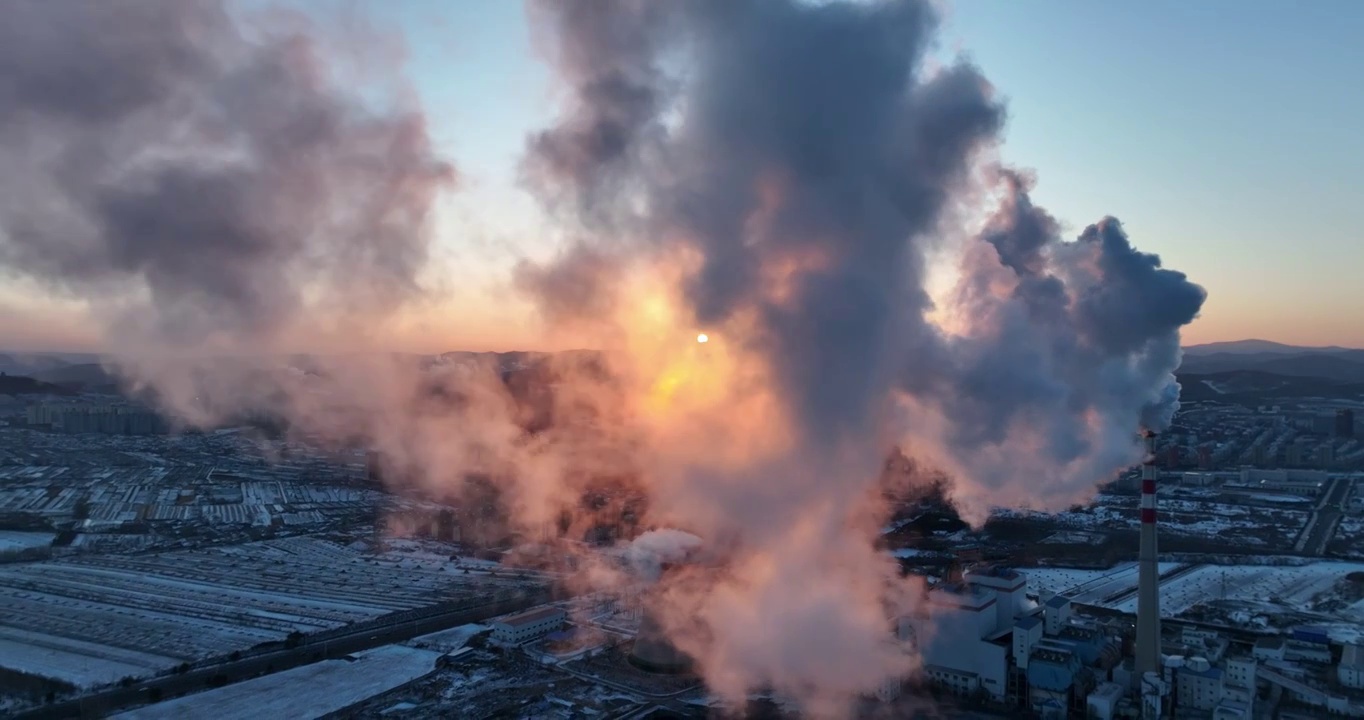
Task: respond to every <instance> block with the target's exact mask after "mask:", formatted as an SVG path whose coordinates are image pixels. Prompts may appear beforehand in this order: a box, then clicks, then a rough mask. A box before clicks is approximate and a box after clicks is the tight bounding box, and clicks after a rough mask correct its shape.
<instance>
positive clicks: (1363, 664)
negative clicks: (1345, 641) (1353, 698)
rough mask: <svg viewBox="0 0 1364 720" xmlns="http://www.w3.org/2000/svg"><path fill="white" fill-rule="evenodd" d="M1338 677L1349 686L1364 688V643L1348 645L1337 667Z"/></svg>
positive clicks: (1357, 688)
mask: <svg viewBox="0 0 1364 720" xmlns="http://www.w3.org/2000/svg"><path fill="white" fill-rule="evenodd" d="M1336 678H1337V679H1338V680H1340V684H1341V685H1344V686H1345V687H1347V688H1354V689H1356V690H1364V645H1346V646H1345V649H1344V651H1343V652H1341V654H1340V665H1339V666H1337V667H1336Z"/></svg>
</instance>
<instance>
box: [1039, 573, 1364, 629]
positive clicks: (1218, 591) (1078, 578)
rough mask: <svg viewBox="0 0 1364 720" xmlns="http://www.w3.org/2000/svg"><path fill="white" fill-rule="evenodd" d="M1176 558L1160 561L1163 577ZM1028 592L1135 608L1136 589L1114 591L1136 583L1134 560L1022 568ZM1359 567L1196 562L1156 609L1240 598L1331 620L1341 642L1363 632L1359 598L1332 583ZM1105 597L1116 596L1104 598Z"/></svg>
mask: <svg viewBox="0 0 1364 720" xmlns="http://www.w3.org/2000/svg"><path fill="white" fill-rule="evenodd" d="M1177 567H1179V565H1178V564H1176V563H1161V565H1160V569H1161V575H1162V577H1164V576H1165V575H1166V574H1168V573H1170V572H1171V571H1172V570H1174V569H1175V568H1177ZM1021 572H1023V574H1024V575H1026V576H1027V578H1028V586H1029V589H1030V590H1031V591H1033V592H1039V591H1051V592H1059V593H1065V594H1067V595H1070V596H1071V597H1072V599H1074V600H1075V601H1076V602H1079V603H1083V604H1089V605H1099V606H1103V607H1108V608H1112V609H1114V610H1119V611H1122V612H1127V613H1136V611H1137V596H1136V594H1135V593H1131V594H1127V595H1119V594H1120V593H1122V592H1123V591H1124V590H1125V589H1127V590H1134V589H1135V588H1136V586H1137V564H1136V563H1124V564H1122V565H1119V566H1117V567H1114V568H1113V569H1111V570H1083V569H1076V568H1032V569H1027V570H1022V571H1021ZM1359 572H1364V563H1351V562H1314V563H1309V564H1306V565H1300V566H1273V565H1199V566H1197V567H1193V568H1191V569H1189V570H1188V572H1185V573H1180V574H1178V575H1177V576H1175V577H1173V578H1170V579H1168V580H1162V582H1161V586H1160V610H1161V614H1162V615H1164V616H1167V617H1179V616H1180V615H1182V614H1183V613H1185V612H1188V611H1189V610H1190V609H1191V608H1193V607H1194V606H1196V605H1199V604H1200V603H1213V602H1219V601H1230V602H1238V603H1245V607H1246V609H1247V610H1246V613H1245V614H1247V615H1253V614H1257V613H1258V614H1266V615H1272V614H1274V613H1275V612H1285V611H1287V612H1294V613H1305V614H1316V615H1319V616H1321V617H1322V618H1324V619H1333V620H1334V621H1336V622H1318V621H1315V620H1314V621H1313V624H1315V625H1325V626H1326V627H1327V629H1328V631H1329V632H1330V634H1331V636H1332V637H1333V638H1334V639H1336V640H1337V641H1340V642H1349V641H1353V640H1356V639H1359V638H1361V637H1364V600H1349V601H1347V602H1344V603H1342V602H1340V598H1339V595H1338V593H1337V592H1336V591H1337V587H1338V586H1339V585H1340V583H1341V581H1342V580H1344V579H1345V578H1346V576H1348V575H1349V574H1351V573H1359ZM1106 598H1116V599H1115V600H1113V601H1107V600H1106Z"/></svg>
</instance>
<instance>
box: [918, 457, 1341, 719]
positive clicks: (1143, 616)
mask: <svg viewBox="0 0 1364 720" xmlns="http://www.w3.org/2000/svg"><path fill="white" fill-rule="evenodd" d="M1146 443H1147V450H1148V451H1147V462H1146V463H1145V464H1144V466H1143V468H1142V477H1141V479H1142V483H1141V502H1140V510H1141V521H1142V522H1141V537H1140V552H1139V555H1138V563H1139V579H1138V588H1137V621H1136V623H1135V634H1134V635H1135V637H1133V632H1132V626H1131V624H1130V623H1127V622H1124V621H1121V620H1118V619H1110V620H1106V621H1098V620H1095V619H1090V618H1084V617H1079V616H1077V615H1075V613H1074V607H1073V603H1072V601H1071V599H1070V598H1068V597H1066V596H1064V595H1053V596H1043V597H1040V598H1038V599H1039V600H1040V604H1038V603H1032V602H1031V601H1030V600H1028V599H1027V598H1026V597H1025V595H1024V591H1025V586H1026V579H1025V578H1024V577H1023V576H1022V575H1021V574H1020V573H1018V572H1016V571H1013V570H1010V569H1006V568H1000V567H993V566H983V567H982V566H977V567H973V568H969V569H967V570H966V571H965V572H963V573H961V575H960V580H959V581H957V582H944V583H942V584H940V585H939V586H937V587H935V588H934V589H933V590H931V591H930V592H929V593H928V597H927V600H928V602H927V603H926V606H927V611H926V613H924V615H923V616H922V617H918V618H915V621H916V622H918V623H921V624H922V625H923V627H921V628H917V629H916V630H915V632H914V633H913V635H914V636H915V637H921V638H924V641H923V642H922V643H920V644H919V647H918V648H917V649H918V650H919V652H920V655H921V657H922V659H923V663H924V664H923V680H925V681H926V682H928V683H929V684H931V685H933V686H935V687H937V688H938V689H939V690H941V691H945V692H949V693H952V694H956V695H961V696H967V697H976V698H979V699H990V700H993V701H995V702H997V703H1001V704H1005V705H1009V706H1013V707H1018V708H1022V709H1026V710H1027V711H1029V712H1031V713H1033V714H1034V715H1035V716H1037V717H1041V718H1046V719H1051V718H1055V719H1057V720H1060V719H1064V718H1076V717H1083V718H1099V719H1101V720H1111V719H1112V718H1143V719H1150V718H1162V717H1200V718H1213V719H1214V720H1249V718H1252V717H1257V715H1256V698H1257V697H1258V696H1259V693H1258V692H1257V690H1258V689H1259V688H1262V687H1265V686H1277V688H1278V690H1276V692H1282V693H1283V694H1284V695H1286V696H1287V697H1289V698H1291V700H1292V701H1293V702H1296V703H1300V704H1304V705H1307V706H1311V707H1313V708H1317V709H1319V710H1321V711H1323V712H1328V713H1331V714H1342V715H1349V716H1354V717H1364V703H1361V702H1359V701H1358V700H1357V699H1350V698H1349V697H1347V696H1345V695H1342V694H1340V693H1336V692H1332V691H1331V690H1330V689H1329V688H1328V686H1327V684H1326V683H1323V682H1322V681H1321V680H1320V678H1319V677H1317V676H1321V675H1322V672H1324V671H1325V670H1324V668H1329V667H1330V662H1331V658H1332V654H1331V652H1330V646H1329V640H1328V638H1327V634H1326V632H1325V631H1323V630H1321V629H1320V628H1313V627H1299V628H1297V629H1295V630H1293V631H1292V633H1291V634H1289V636H1288V637H1276V638H1268V639H1265V640H1262V641H1260V642H1258V643H1257V644H1256V645H1255V647H1254V649H1253V652H1252V653H1251V654H1248V655H1232V654H1229V650H1230V647H1231V643H1230V642H1229V641H1228V640H1227V639H1226V638H1225V637H1222V636H1221V635H1220V634H1219V633H1218V632H1216V631H1214V630H1206V629H1197V628H1193V627H1186V628H1184V629H1183V630H1182V631H1181V632H1180V633H1179V634H1178V637H1167V636H1166V635H1164V634H1163V633H1162V632H1161V623H1160V615H1159V612H1160V609H1159V608H1160V605H1159V603H1160V596H1159V582H1160V576H1159V568H1158V566H1157V563H1156V561H1157V559H1158V557H1157V538H1156V532H1157V527H1158V526H1157V512H1156V511H1157V492H1156V491H1157V487H1156V480H1157V474H1156V469H1155V453H1154V451H1153V449H1154V446H1155V436H1154V435H1153V434H1150V433H1148V434H1147V435H1146ZM1254 479H1255V480H1256V481H1258V480H1260V479H1265V480H1270V481H1271V482H1273V481H1277V482H1278V483H1282V484H1284V485H1292V486H1314V485H1315V484H1316V482H1317V480H1318V478H1317V477H1316V476H1315V475H1308V476H1306V477H1303V476H1301V475H1299V474H1297V473H1296V472H1284V473H1283V476H1282V477H1274V478H1259V477H1256V478H1254ZM900 634H901V636H902V637H904V636H905V633H904V632H903V631H902V632H901V633H900ZM1129 638H1130V639H1131V640H1132V645H1133V649H1134V652H1133V654H1132V655H1131V656H1128V657H1126V658H1124V656H1123V648H1124V646H1125V644H1126V641H1127V640H1128V639H1129ZM1335 670H1336V672H1335V674H1336V675H1337V678H1334V679H1336V681H1337V682H1338V683H1339V685H1340V686H1341V687H1345V688H1359V687H1361V685H1364V646H1349V647H1347V648H1346V651H1345V653H1344V654H1343V656H1342V657H1341V660H1340V663H1339V665H1338V666H1337V667H1336V668H1335ZM1311 678H1316V679H1311Z"/></svg>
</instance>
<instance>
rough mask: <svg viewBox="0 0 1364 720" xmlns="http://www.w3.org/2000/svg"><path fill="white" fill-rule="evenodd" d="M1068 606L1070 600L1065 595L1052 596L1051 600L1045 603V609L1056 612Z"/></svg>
mask: <svg viewBox="0 0 1364 720" xmlns="http://www.w3.org/2000/svg"><path fill="white" fill-rule="evenodd" d="M1069 604H1070V598H1068V597H1066V596H1065V595H1053V596H1052V597H1051V599H1050V600H1048V601H1047V607H1049V608H1053V609H1056V610H1060V609H1061V608H1063V607H1065V606H1067V605H1069Z"/></svg>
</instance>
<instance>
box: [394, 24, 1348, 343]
mask: <svg viewBox="0 0 1364 720" xmlns="http://www.w3.org/2000/svg"><path fill="white" fill-rule="evenodd" d="M395 5H397V6H398V9H397V10H396V12H395V14H394V17H395V18H396V20H397V22H398V23H399V24H400V25H401V26H402V28H403V31H404V33H405V34H406V35H407V38H408V42H409V47H410V49H411V51H412V58H411V60H412V65H411V71H412V78H413V80H414V82H415V83H416V85H417V87H418V88H419V91H420V93H421V95H422V97H423V98H424V100H425V102H426V103H427V109H428V111H429V112H430V114H431V117H432V122H433V128H434V129H435V132H436V135H437V138H438V140H439V141H440V142H441V143H442V146H443V147H445V148H446V149H448V151H449V153H450V154H451V155H452V156H453V157H454V158H456V161H457V162H458V163H459V165H460V166H461V168H462V169H463V170H464V173H465V177H466V179H467V183H468V184H467V185H466V190H465V192H464V193H463V197H461V198H459V199H457V200H455V201H453V204H454V206H455V208H457V210H456V212H454V213H452V214H454V215H456V216H457V217H456V218H455V219H454V220H453V221H452V222H448V223H445V224H444V225H445V227H446V230H445V232H444V233H443V236H444V242H445V243H446V244H447V245H448V246H449V247H451V248H454V249H455V251H456V252H457V254H458V256H459V257H460V258H462V259H464V260H465V261H466V263H462V267H464V268H465V271H466V272H470V273H471V274H474V273H483V272H484V271H485V270H492V269H493V268H494V267H496V266H498V264H499V263H501V264H502V265H505V264H506V263H507V262H509V261H510V258H511V257H512V254H511V253H509V252H508V251H507V250H505V249H503V248H502V247H501V244H502V243H503V242H510V243H512V247H514V248H515V251H516V252H529V253H540V252H545V251H546V249H547V248H548V247H549V246H550V245H549V244H548V243H547V242H545V239H544V237H543V236H542V235H541V234H540V233H542V232H543V231H542V230H540V229H539V226H538V225H537V224H536V223H535V222H534V221H533V220H532V219H531V217H532V214H533V205H532V204H531V203H530V202H528V201H527V200H526V199H525V198H524V197H522V196H521V195H520V193H519V191H518V190H517V189H516V187H515V166H516V160H517V158H518V157H519V154H520V152H521V148H522V146H523V143H524V139H525V136H526V134H527V133H529V132H532V131H534V130H535V129H536V128H539V127H542V126H543V125H544V124H545V123H547V122H548V121H549V120H550V118H551V117H552V115H551V113H552V112H553V108H554V102H553V100H554V98H553V84H552V74H551V73H550V71H549V70H548V69H547V68H546V66H545V65H544V63H543V62H542V58H541V57H540V56H539V55H538V54H537V50H536V45H535V43H534V42H533V36H532V32H531V30H530V28H529V27H528V23H527V20H526V16H525V10H524V8H523V6H522V5H521V4H520V3H516V2H492V1H488V0H468V1H467V2H437V1H435V0H409V1H408V2H406V3H395ZM433 20H434V21H433ZM1361 38H1364V3H1359V2H1352V1H1351V0H1314V1H1313V2H1308V3H1290V2H1287V1H1286V0H1281V1H1274V2H1270V1H1266V0H1241V1H1235V0H1198V1H1197V2H1177V1H1175V0H1155V1H1150V0H1148V1H1145V2H1135V1H1124V2H1099V3H1094V2H1081V1H1079V0H1026V1H1015V2H1010V1H1006V0H990V1H988V2H987V1H985V0H973V1H970V2H957V3H954V4H950V5H948V12H947V19H946V25H945V27H944V30H943V33H942V45H943V52H944V53H947V54H950V53H952V52H964V53H965V54H966V55H968V56H969V57H970V58H971V59H972V60H973V61H974V62H976V63H977V64H978V65H979V66H980V67H981V68H982V69H983V70H984V72H985V74H986V76H987V77H989V78H990V80H991V82H993V83H994V84H995V86H996V88H997V89H998V91H999V92H1000V93H1002V94H1003V95H1004V96H1005V97H1006V98H1007V99H1008V103H1009V111H1010V119H1009V125H1008V128H1007V131H1006V138H1005V145H1004V147H1003V149H1002V154H1003V157H1004V159H1005V160H1006V161H1008V162H1010V163H1014V164H1017V165H1020V166H1024V167H1029V168H1032V169H1033V170H1035V171H1036V173H1037V176H1038V179H1039V183H1038V187H1037V190H1036V199H1037V200H1038V201H1039V202H1040V203H1041V204H1043V205H1044V206H1046V207H1048V209H1050V210H1051V211H1052V212H1053V213H1054V214H1055V215H1057V216H1058V218H1060V219H1061V220H1062V221H1063V222H1064V223H1066V224H1067V225H1068V227H1070V228H1073V229H1075V230H1078V229H1080V228H1082V227H1083V226H1084V225H1086V224H1088V223H1090V222H1093V221H1095V220H1097V219H1099V218H1100V217H1102V216H1103V215H1105V214H1112V215H1115V216H1117V217H1119V218H1120V219H1122V220H1123V221H1124V223H1125V224H1126V226H1127V228H1128V230H1129V232H1130V233H1131V235H1132V237H1133V240H1134V242H1136V243H1137V244H1138V245H1139V246H1140V247H1142V248H1143V249H1145V250H1148V251H1152V252H1157V253H1159V254H1160V255H1161V257H1162V258H1163V259H1164V260H1165V262H1166V264H1167V265H1168V266H1171V267H1175V268H1177V269H1180V270H1183V271H1185V272H1187V273H1188V274H1189V275H1190V276H1191V277H1192V278H1193V279H1194V280H1196V281H1198V282H1200V283H1202V284H1204V285H1205V286H1206V287H1207V288H1208V289H1209V291H1210V298H1209V302H1208V304H1207V306H1206V309H1205V312H1204V317H1203V318H1202V319H1200V320H1199V321H1198V322H1197V324H1196V325H1195V326H1193V327H1192V328H1190V331H1189V333H1188V336H1189V339H1190V340H1194V341H1206V340H1218V339H1230V338H1241V337H1251V336H1257V337H1258V336H1267V337H1272V338H1274V339H1281V340H1285V341H1290V342H1302V343H1343V344H1353V345H1364V309H1361V306H1364V277H1361V269H1364V238H1362V237H1361V234H1360V227H1361V222H1360V221H1361V220H1364V207H1361V203H1360V202H1359V200H1358V199H1357V196H1358V188H1359V183H1358V181H1357V179H1356V178H1357V173H1358V171H1359V169H1360V168H1364V140H1361V138H1360V135H1359V130H1360V127H1361V124H1362V122H1364V94H1361V93H1360V92H1358V91H1354V90H1352V89H1351V88H1353V87H1355V86H1356V85H1364V79H1361V71H1364V41H1361ZM485 263H491V265H485Z"/></svg>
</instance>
